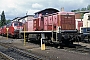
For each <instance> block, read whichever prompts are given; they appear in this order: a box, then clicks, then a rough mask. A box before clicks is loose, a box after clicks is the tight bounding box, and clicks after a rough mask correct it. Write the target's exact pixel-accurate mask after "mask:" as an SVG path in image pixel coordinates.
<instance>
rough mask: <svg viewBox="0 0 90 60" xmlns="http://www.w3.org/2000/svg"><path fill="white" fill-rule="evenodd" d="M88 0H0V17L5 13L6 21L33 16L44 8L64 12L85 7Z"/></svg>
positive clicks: (88, 2) (89, 0) (89, 2)
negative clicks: (62, 9)
mask: <svg viewBox="0 0 90 60" xmlns="http://www.w3.org/2000/svg"><path fill="white" fill-rule="evenodd" d="M89 4H90V0H0V15H1V13H2V11H4V12H5V17H6V20H8V19H10V20H12V19H14V18H15V17H23V16H25V15H26V13H27V14H28V15H34V13H35V12H38V11H40V10H43V9H46V8H55V9H57V10H59V11H60V9H61V7H64V11H71V10H74V9H78V8H82V7H87V6H88V5H89Z"/></svg>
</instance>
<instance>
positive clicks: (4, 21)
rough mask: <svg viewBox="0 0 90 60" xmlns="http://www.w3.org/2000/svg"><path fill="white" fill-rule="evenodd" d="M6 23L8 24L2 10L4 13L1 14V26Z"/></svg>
mask: <svg viewBox="0 0 90 60" xmlns="http://www.w3.org/2000/svg"><path fill="white" fill-rule="evenodd" d="M4 25H6V18H5V14H4V11H2V14H1V26H4Z"/></svg>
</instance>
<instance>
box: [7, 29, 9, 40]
mask: <svg viewBox="0 0 90 60" xmlns="http://www.w3.org/2000/svg"><path fill="white" fill-rule="evenodd" d="M8 29H9V28H6V30H7V40H8Z"/></svg>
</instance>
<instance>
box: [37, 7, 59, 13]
mask: <svg viewBox="0 0 90 60" xmlns="http://www.w3.org/2000/svg"><path fill="white" fill-rule="evenodd" d="M47 10H54V11H56V12H59V10H57V9H54V8H46V9H44V10H41V11H38V12H36V13H35V14H37V13H38V14H39V13H42V12H44V11H47Z"/></svg>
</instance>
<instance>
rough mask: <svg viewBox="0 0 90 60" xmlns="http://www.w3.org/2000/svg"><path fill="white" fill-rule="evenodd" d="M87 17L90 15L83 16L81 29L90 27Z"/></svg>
mask: <svg viewBox="0 0 90 60" xmlns="http://www.w3.org/2000/svg"><path fill="white" fill-rule="evenodd" d="M88 15H90V13H86V14H84V18H83V27H90V20H88Z"/></svg>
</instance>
